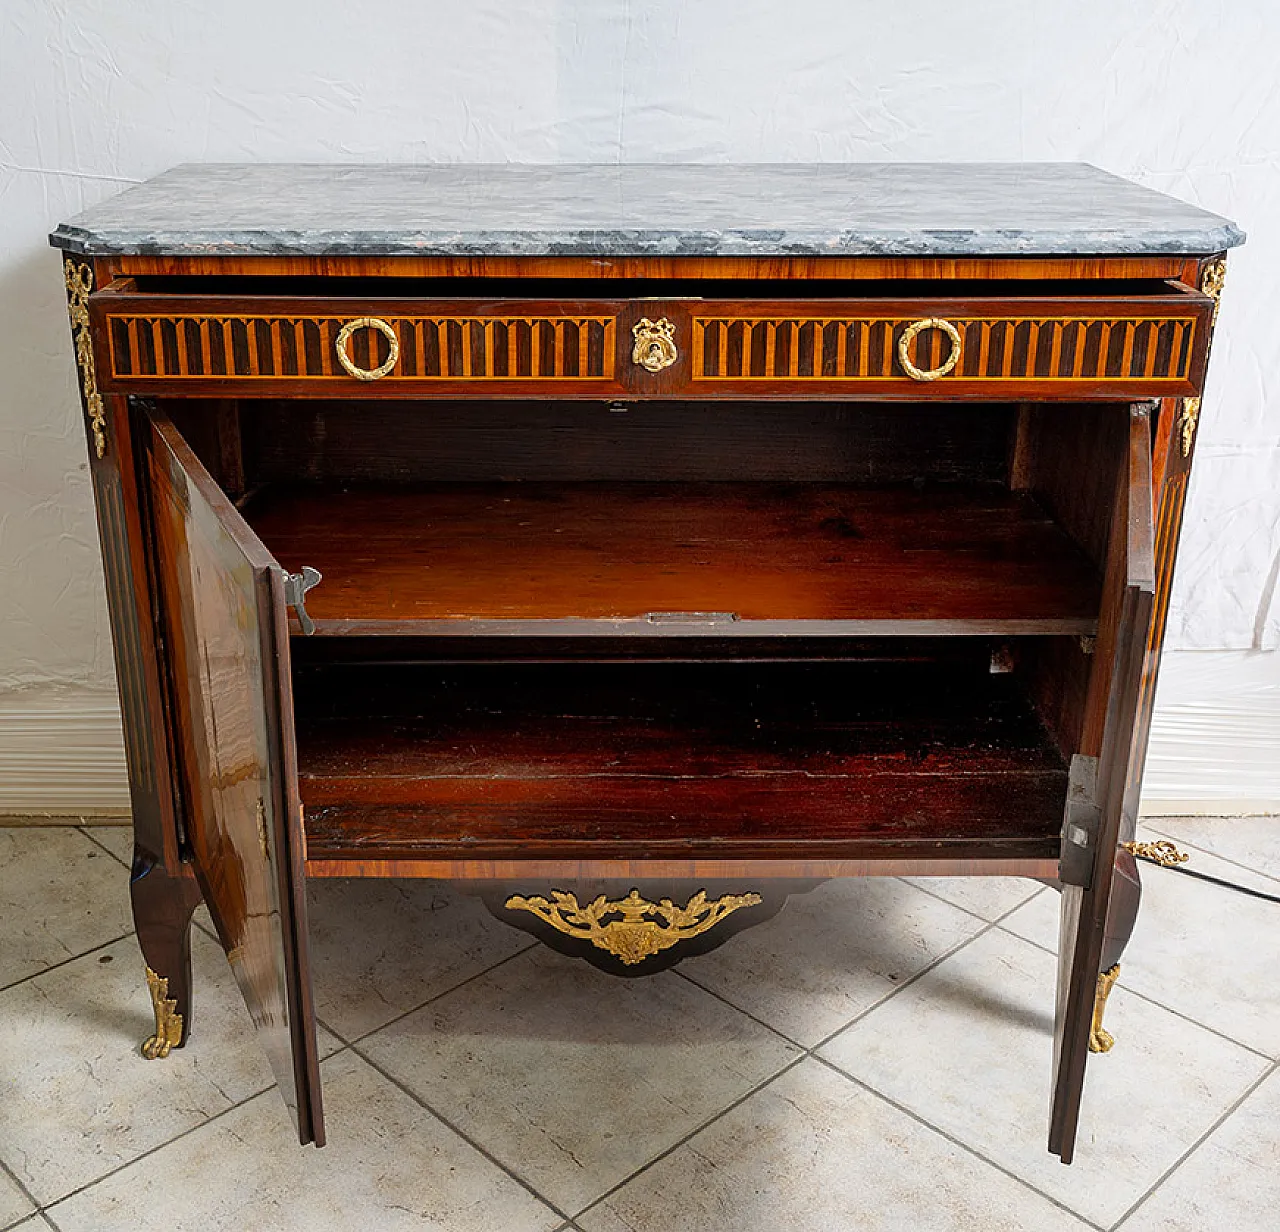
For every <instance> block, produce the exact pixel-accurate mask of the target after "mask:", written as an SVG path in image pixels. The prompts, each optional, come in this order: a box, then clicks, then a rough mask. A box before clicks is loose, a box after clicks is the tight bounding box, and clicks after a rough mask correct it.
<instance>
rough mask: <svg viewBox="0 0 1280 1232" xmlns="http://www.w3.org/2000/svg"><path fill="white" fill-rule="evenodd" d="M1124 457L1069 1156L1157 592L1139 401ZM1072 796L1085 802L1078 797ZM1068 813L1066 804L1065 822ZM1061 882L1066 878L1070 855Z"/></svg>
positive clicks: (1073, 975)
mask: <svg viewBox="0 0 1280 1232" xmlns="http://www.w3.org/2000/svg"><path fill="white" fill-rule="evenodd" d="M1128 463H1129V464H1128V469H1127V473H1126V474H1125V475H1124V476H1123V477H1122V482H1121V484H1120V492H1119V499H1118V500H1117V504H1116V513H1115V518H1116V522H1115V524H1114V526H1113V534H1112V552H1113V554H1115V553H1119V559H1120V562H1121V564H1122V566H1123V567H1122V568H1121V569H1118V570H1116V571H1115V572H1114V576H1115V577H1116V579H1117V585H1119V586H1121V587H1122V589H1121V591H1120V594H1119V596H1118V598H1119V605H1118V606H1119V617H1118V620H1117V622H1116V625H1115V634H1114V646H1113V650H1112V656H1111V683H1110V690H1109V693H1108V700H1107V711H1106V719H1105V723H1104V726H1103V733H1102V749H1101V753H1100V755H1099V757H1098V760H1097V779H1096V786H1095V787H1094V790H1093V799H1094V804H1095V805H1096V827H1095V828H1094V832H1093V833H1092V835H1091V836H1090V841H1089V852H1090V857H1091V858H1090V859H1089V860H1088V861H1087V862H1086V863H1085V865H1084V868H1083V872H1082V875H1081V876H1079V877H1078V878H1075V880H1076V881H1077V882H1079V883H1080V884H1064V886H1063V894H1062V904H1061V912H1062V916H1061V929H1060V937H1059V951H1058V953H1059V958H1058V1006H1057V1014H1056V1019H1055V1024H1054V1088H1053V1107H1052V1111H1051V1114H1050V1127H1049V1150H1050V1151H1052V1152H1054V1153H1055V1154H1057V1155H1059V1156H1060V1157H1061V1159H1062V1162H1063V1163H1070V1162H1071V1159H1072V1156H1073V1154H1074V1150H1075V1136H1076V1127H1077V1124H1078V1121H1079V1116H1080V1097H1081V1092H1082V1090H1083V1087H1084V1071H1085V1063H1086V1061H1087V1059H1088V1055H1089V1034H1090V1029H1091V1027H1092V1021H1093V1005H1094V997H1095V992H1096V989H1097V981H1098V974H1099V967H1100V964H1101V961H1102V950H1103V942H1104V940H1105V934H1106V926H1107V909H1108V906H1109V903H1110V899H1111V887H1112V883H1113V880H1114V876H1115V861H1116V850H1117V846H1118V844H1119V842H1120V839H1121V834H1122V829H1123V828H1124V827H1125V825H1126V819H1125V817H1124V810H1125V782H1126V779H1127V778H1128V772H1129V764H1130V761H1131V759H1132V757H1133V750H1134V740H1135V734H1136V730H1137V713H1138V696H1139V692H1140V689H1141V683H1142V666H1143V659H1144V657H1145V654H1146V646H1147V635H1148V632H1149V630H1150V626H1151V612H1152V607H1153V602H1154V595H1155V559H1154V553H1153V547H1152V536H1153V526H1152V509H1151V432H1150V423H1149V420H1148V418H1147V415H1146V413H1145V411H1143V410H1140V409H1136V408H1135V410H1134V412H1133V413H1132V415H1131V418H1130V434H1129V458H1128ZM1110 574H1111V571H1109V575H1110ZM1109 580H1110V577H1109ZM1075 803H1076V805H1077V806H1078V805H1079V801H1076V802H1075ZM1130 807H1132V805H1131V806H1130ZM1077 815H1078V814H1077ZM1072 820H1073V815H1072V808H1071V805H1070V804H1069V808H1068V827H1067V828H1068V829H1069V828H1070V827H1071V823H1072ZM1129 821H1130V822H1131V821H1132V819H1129ZM1063 880H1064V881H1067V880H1069V878H1068V869H1067V860H1066V859H1065V858H1064V861H1063Z"/></svg>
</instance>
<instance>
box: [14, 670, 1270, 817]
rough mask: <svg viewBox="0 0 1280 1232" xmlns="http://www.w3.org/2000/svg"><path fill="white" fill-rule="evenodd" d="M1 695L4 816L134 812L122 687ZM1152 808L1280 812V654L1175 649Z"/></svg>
mask: <svg viewBox="0 0 1280 1232" xmlns="http://www.w3.org/2000/svg"><path fill="white" fill-rule="evenodd" d="M20 699H21V695H20V694H10V695H9V696H8V697H7V698H5V697H2V696H0V815H3V814H47V815H51V816H82V817H115V816H121V815H123V814H127V813H128V811H129V787H128V781H127V778H126V775H125V761H124V744H123V740H122V737H121V732H120V711H119V707H118V706H117V704H116V699H115V697H114V695H109V694H97V693H95V694H91V695H87V696H86V695H84V694H81V695H79V696H72V697H66V698H59V697H56V696H54V697H49V696H47V695H46V696H42V697H39V698H32V699H30V700H29V701H23V700H20ZM1142 812H1143V814H1144V815H1145V816H1148V817H1152V816H1201V815H1203V816H1230V815H1236V814H1241V813H1275V814H1278V815H1280V652H1278V651H1258V652H1253V651H1170V652H1168V653H1167V654H1166V655H1165V656H1164V662H1163V664H1162V667H1161V678H1160V693H1159V696H1158V697H1157V698H1156V713H1155V718H1154V721H1153V722H1152V726H1151V746H1150V751H1149V753H1148V755H1147V773H1146V781H1145V782H1144V784H1143V793H1142Z"/></svg>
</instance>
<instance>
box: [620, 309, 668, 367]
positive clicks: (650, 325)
mask: <svg viewBox="0 0 1280 1232" xmlns="http://www.w3.org/2000/svg"><path fill="white" fill-rule="evenodd" d="M675 332H676V327H675V326H674V325H673V324H672V323H671V322H670V321H668V320H667V318H666V317H659V318H658V319H657V320H656V321H651V320H649V318H648V317H641V318H640V320H638V321H637V322H636V323H635V324H634V325H633V326H632V327H631V336H632V337H633V338H634V339H635V340H636V344H635V346H634V347H632V348H631V362H632V363H634V364H639V365H640V367H642V368H644V369H645V370H646V371H647V372H661V371H662V370H663V368H670V367H671V365H672V364H674V363H675V362H676V357H677V356H678V355H679V352H678V351H677V350H676V340H675Z"/></svg>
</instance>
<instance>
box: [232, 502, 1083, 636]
mask: <svg viewBox="0 0 1280 1232" xmlns="http://www.w3.org/2000/svg"><path fill="white" fill-rule="evenodd" d="M248 516H249V520H250V522H251V523H252V525H253V527H254V529H255V530H256V531H257V533H258V534H259V535H260V536H261V538H262V539H263V541H264V543H265V544H266V545H267V547H268V548H269V549H270V551H271V552H272V553H273V555H275V557H276V558H277V559H278V560H279V561H280V563H281V564H282V565H284V566H285V567H286V568H288V569H291V570H297V569H299V568H301V567H302V566H303V565H311V566H313V567H315V568H317V569H319V570H320V571H321V572H322V573H323V575H324V581H323V582H322V583H321V584H320V585H319V586H318V587H317V588H316V589H315V590H313V591H312V592H310V593H309V594H308V596H307V608H308V611H309V612H310V614H311V616H312V618H313V619H314V621H315V622H316V625H317V627H318V632H320V633H322V634H401V635H404V634H418V635H432V636H449V635H455V634H466V635H472V636H477V635H479V636H501V635H506V634H514V635H523V636H531V635H539V634H541V635H546V636H573V635H600V634H605V635H617V634H623V635H626V634H631V635H643V636H649V637H652V636H663V635H675V636H689V635H702V636H717V637H735V636H762V635H765V636H769V635H775V634H781V635H788V636H799V635H810V636H865V635H878V634H885V633H897V634H904V635H938V634H995V635H1002V634H1004V635H1012V634H1021V633H1029V634H1089V633H1093V632H1094V631H1095V630H1096V626H1097V613H1098V607H1099V595H1100V579H1099V577H1098V575H1097V571H1096V570H1095V568H1094V566H1093V565H1092V563H1091V562H1090V560H1089V559H1088V557H1087V556H1086V555H1085V554H1084V553H1083V552H1082V551H1081V550H1080V549H1079V548H1078V547H1077V546H1076V544H1075V543H1074V542H1073V541H1072V540H1071V539H1070V537H1069V536H1068V535H1066V534H1065V533H1064V532H1063V530H1062V529H1061V528H1060V527H1058V526H1057V525H1056V524H1055V523H1054V521H1053V520H1052V518H1050V517H1049V516H1048V515H1047V514H1046V513H1045V512H1044V510H1043V509H1042V508H1041V507H1040V506H1039V505H1038V504H1036V502H1035V501H1034V500H1032V499H1031V498H1030V497H1028V496H1025V495H1023V494H1017V493H1013V494H1011V493H1009V492H1008V491H1006V490H1004V489H1003V488H1000V487H997V486H995V485H956V486H949V487H936V488H931V489H930V488H926V489H923V490H920V491H917V490H915V489H913V488H911V487H902V486H898V487H886V488H871V487H855V486H851V485H839V484H770V483H750V484H744V483H704V484H682V483H635V484H613V483H611V484H596V483H570V484H550V483H489V484H438V485H434V486H431V487H417V488H412V489H402V490H396V489H389V490H388V489H383V490H380V491H365V490H353V491H337V490H331V489H314V488H313V489H283V490H270V491H268V492H267V493H266V494H264V495H263V496H262V497H261V498H259V500H258V501H256V502H254V503H253V504H252V505H251V506H250V508H249V513H248Z"/></svg>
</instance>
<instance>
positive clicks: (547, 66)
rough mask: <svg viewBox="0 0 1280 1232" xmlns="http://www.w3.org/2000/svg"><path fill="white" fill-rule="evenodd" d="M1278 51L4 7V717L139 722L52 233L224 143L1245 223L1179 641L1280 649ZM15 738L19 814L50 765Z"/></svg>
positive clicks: (953, 25) (816, 11)
mask: <svg viewBox="0 0 1280 1232" xmlns="http://www.w3.org/2000/svg"><path fill="white" fill-rule="evenodd" d="M1277 48H1280V5H1277V4H1275V3H1274V0H1217V2H1211V0H1129V2H1128V3H1125V4H1117V3H1115V0H1073V3H1070V4H1063V3H1061V2H1060V0H973V2H972V3H969V4H957V3H955V2H954V0H916V2H915V3H900V4H884V3H877V4H874V5H873V4H867V3H859V2H857V0H853V2H851V0H793V2H792V3H787V4H780V3H777V0H768V2H766V0H700V2H699V3H693V4H690V3H688V0H680V2H676V0H647V2H646V0H469V3H467V4H462V5H459V4H442V3H438V2H419V3H402V4H398V5H369V6H363V7H362V6H358V5H352V4H350V3H339V0H221V2H220V3H218V4H209V3H204V2H200V3H197V2H194V0H3V4H0V221H2V222H3V226H2V227H0V728H2V727H3V726H4V723H3V716H5V715H8V716H14V715H17V716H18V719H16V720H13V721H14V722H19V723H20V720H21V715H22V714H23V712H24V711H30V712H31V713H35V712H36V711H39V710H40V708H41V707H45V708H46V710H47V709H48V707H53V708H54V710H56V708H57V706H59V705H62V704H64V703H65V704H74V705H75V706H79V707H83V706H88V707H89V709H91V710H92V709H93V707H94V706H98V707H99V711H100V712H101V713H104V714H109V713H110V700H109V698H110V690H111V688H112V681H111V665H110V647H109V642H108V635H107V623H106V616H105V608H104V603H103V599H102V583H101V575H100V569H99V566H98V560H97V544H96V536H95V530H94V525H93V515H92V508H91V501H90V492H89V485H88V481H87V476H86V470H85V462H84V448H85V447H84V442H83V436H82V430H81V426H80V416H79V409H78V406H77V403H76V399H75V388H74V375H73V369H72V360H71V348H70V346H69V343H68V338H67V326H66V318H65V307H64V299H63V292H62V287H61V284H60V275H59V266H58V260H57V257H56V255H55V254H54V253H53V252H52V251H50V250H48V249H47V248H46V247H45V238H44V237H45V234H46V233H47V231H48V230H49V229H50V228H51V226H52V225H53V224H55V223H56V222H58V221H59V220H61V219H62V218H64V217H66V216H69V215H71V214H73V213H75V212H77V211H78V210H80V209H81V208H83V207H84V206H86V205H88V204H91V203H92V202H94V201H97V200H99V199H101V198H102V197H105V196H107V195H109V194H111V193H113V192H116V191H118V190H119V189H120V188H122V187H124V186H125V185H127V184H129V183H131V182H134V181H136V180H140V179H144V178H146V177H147V176H150V175H154V174H156V173H157V172H159V171H162V170H164V169H165V168H166V167H168V166H171V165H172V164H174V163H177V162H184V161H199V160H224V161H228V160H269V159H277V160H286V161H287V160H313V161H339V160H349V161H397V160H408V161H422V160H447V161H507V160H514V161H531V162H578V161H582V162H586V161H615V160H617V161H627V162H641V161H653V160H657V161H697V162H718V161H748V162H751V161H774V160H777V161H794V160H875V159H887V160H922V159H946V160H1022V159H1028V160H1030V159H1083V160H1086V161H1089V162H1093V163H1096V164H1098V165H1099V166H1101V167H1104V168H1106V169H1107V170H1110V171H1114V172H1117V173H1119V174H1122V175H1127V176H1130V177H1132V178H1134V179H1136V180H1138V181H1140V182H1141V183H1144V184H1148V185H1150V186H1152V187H1154V188H1159V189H1162V190H1165V191H1168V192H1172V193H1174V194H1176V195H1178V196H1181V197H1183V198H1185V199H1186V200H1189V201H1193V202H1196V203H1197V204H1200V205H1204V206H1206V207H1207V208H1209V209H1212V210H1215V211H1217V212H1219V213H1222V214H1226V215H1227V216H1228V217H1231V218H1233V219H1235V220H1236V221H1237V222H1239V223H1240V224H1241V225H1242V226H1243V227H1244V228H1245V229H1246V230H1247V231H1248V232H1249V233H1250V242H1249V244H1248V246H1247V247H1246V248H1244V249H1243V250H1241V251H1239V252H1237V253H1236V254H1235V255H1234V256H1233V257H1232V259H1231V261H1230V262H1229V267H1228V278H1227V292H1226V298H1225V301H1224V307H1223V310H1222V316H1221V321H1220V325H1219V334H1218V339H1217V343H1216V347H1215V355H1214V369H1213V374H1212V377H1211V385H1210V393H1209V396H1208V397H1207V398H1206V400H1205V412H1204V416H1205V417H1204V428H1203V433H1202V436H1201V441H1200V446H1199V456H1198V459H1197V470H1196V478H1195V480H1194V482H1193V487H1192V494H1191V499H1190V502H1189V506H1188V510H1187V527H1186V533H1185V539H1184V550H1183V556H1182V561H1181V564H1180V567H1179V575H1178V580H1177V586H1176V588H1175V599H1174V603H1173V610H1172V616H1171V622H1170V644H1171V645H1172V646H1174V647H1181V648H1187V649H1201V650H1226V649H1231V650H1236V651H1243V650H1249V649H1254V650H1259V649H1274V648H1275V647H1277V646H1280V604H1278V603H1277V602H1276V597H1275V592H1276V587H1277V575H1278V572H1280V380H1278V378H1277V372H1280V329H1278V328H1277V327H1276V322H1277V320H1280V281H1278V280H1277V278H1276V271H1277V270H1278V269H1280V163H1278V159H1280V88H1277V85H1276V81H1277V78H1276V74H1275V64H1274V62H1275V54H1276V50H1277ZM1250 661H1251V663H1252V664H1253V665H1254V666H1253V667H1252V668H1251V672H1252V673H1253V677H1254V678H1255V679H1262V677H1263V675H1265V674H1266V673H1267V672H1271V673H1272V679H1273V680H1274V679H1275V677H1276V676H1278V675H1280V672H1278V671H1277V670H1276V664H1277V663H1278V662H1280V658H1277V657H1276V656H1270V655H1267V656H1252V657H1251V659H1250ZM1202 664H1203V660H1201V659H1200V658H1199V657H1198V656H1197V665H1198V666H1197V671H1198V672H1199V673H1200V674H1199V675H1198V676H1197V679H1208V680H1212V673H1211V672H1210V673H1209V675H1208V676H1207V677H1206V676H1205V675H1204V673H1203V672H1202V671H1201V670H1200V666H1201V665H1202ZM1177 670H1178V669H1177V667H1176V656H1175V661H1174V662H1172V663H1171V664H1170V671H1171V672H1176V671H1177ZM1277 688H1278V689H1280V685H1278V686H1277ZM1273 696H1275V695H1274V694H1273ZM1193 700H1194V699H1193ZM1277 704H1278V705H1280V703H1277ZM97 712H98V711H95V713H97ZM42 713H43V712H42ZM77 713H79V711H78V712H77ZM0 736H2V732H0ZM88 743H89V744H92V743H93V742H92V741H91V740H90V741H88ZM109 743H110V741H108V744H109ZM3 744H4V741H3V739H2V738H0V808H3V807H4V806H5V801H6V795H5V782H6V778H5V775H6V773H8V774H9V775H10V776H11V778H12V776H14V775H21V774H26V773H27V769H29V763H30V758H29V757H28V756H27V754H25V753H23V754H16V753H15V754H13V755H12V756H11V757H10V760H9V762H7V763H6V762H5V760H4V758H5V754H4V750H3ZM67 758H68V765H69V764H70V762H71V761H73V760H74V751H73V750H70V749H69V750H68V751H67ZM1277 761H1280V757H1277ZM30 764H34V763H30ZM55 764H56V759H55ZM6 766H7V770H6ZM24 767H27V769H24ZM1171 769H1173V771H1174V774H1175V777H1176V768H1175V767H1172V766H1171ZM31 773H35V771H32V772H31ZM42 773H45V774H46V775H47V774H48V773H50V772H49V771H43V772H42ZM110 773H111V774H116V775H117V777H118V769H117V770H112V771H111V772H110ZM1161 773H1163V771H1161ZM1277 773H1278V774H1280V771H1277ZM108 777H110V774H108ZM101 778H102V776H101V775H98V780H100V779H101ZM95 781H97V780H95ZM94 790H95V789H94V788H92V787H88V788H86V791H88V792H89V794H90V795H92V793H93V791H94ZM103 790H105V789H103ZM112 790H115V791H116V793H117V796H118V795H119V792H118V782H117V783H116V785H115V787H114V788H113V789H112ZM20 794H21V793H19V795H20ZM1275 796H1276V801H1277V808H1280V783H1277V784H1276V792H1275ZM14 798H16V797H12V796H10V806H11V807H13V804H12V800H13V799H14ZM23 798H25V797H23ZM121 798H122V797H121ZM91 803H92V801H90V804H91ZM86 806H88V805H86Z"/></svg>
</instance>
